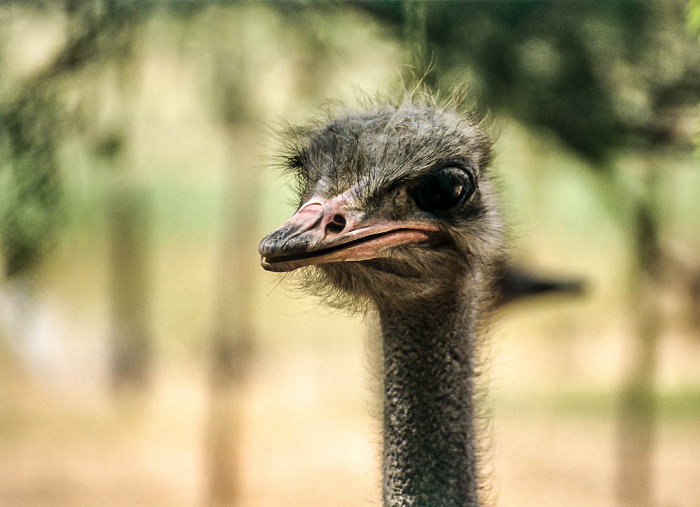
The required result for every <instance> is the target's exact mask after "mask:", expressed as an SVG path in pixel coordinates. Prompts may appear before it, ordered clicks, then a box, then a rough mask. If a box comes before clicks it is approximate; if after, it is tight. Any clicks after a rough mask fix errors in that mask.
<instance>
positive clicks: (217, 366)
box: [207, 126, 259, 506]
mask: <svg viewBox="0 0 700 507" xmlns="http://www.w3.org/2000/svg"><path fill="white" fill-rule="evenodd" d="M228 132H229V138H230V139H231V141H230V147H229V152H230V153H232V154H233V153H234V147H233V145H234V143H235V142H236V141H234V140H233V139H236V138H238V139H239V141H238V142H240V137H239V136H236V133H235V129H234V128H233V127H232V126H229V128H228ZM233 158H235V159H236V160H235V164H234V163H233V160H232V163H231V167H238V168H240V167H245V165H244V164H243V163H242V160H241V159H242V157H235V156H234V157H232V159H233ZM227 180H228V181H227V192H226V198H225V199H224V213H225V215H224V229H223V241H222V246H221V255H220V261H219V270H218V274H217V277H216V278H217V283H218V289H217V300H216V312H215V322H214V326H213V331H212V337H211V363H210V368H211V398H210V413H209V422H208V431H207V439H208V449H207V461H208V470H209V474H208V477H209V484H208V488H209V490H208V496H209V503H208V505H211V506H230V505H235V503H236V502H237V500H238V497H239V486H240V466H241V458H240V455H241V452H240V446H241V442H240V435H241V432H242V426H243V419H244V415H245V412H244V405H245V392H246V380H247V378H248V374H249V370H250V367H251V363H252V360H253V344H254V331H253V322H252V315H253V314H254V301H253V297H252V294H251V288H252V287H253V286H254V280H253V278H254V275H253V273H254V270H256V269H257V268H258V264H259V259H258V256H257V248H256V247H257V236H256V234H257V231H258V228H257V226H256V225H257V221H256V216H255V215H256V207H257V204H258V199H257V194H258V191H257V181H256V180H257V176H256V175H255V174H253V173H251V172H250V171H249V170H245V169H244V170H237V171H233V170H229V171H228V173H227Z"/></svg>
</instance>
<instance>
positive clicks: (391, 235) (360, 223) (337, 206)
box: [258, 194, 439, 271]
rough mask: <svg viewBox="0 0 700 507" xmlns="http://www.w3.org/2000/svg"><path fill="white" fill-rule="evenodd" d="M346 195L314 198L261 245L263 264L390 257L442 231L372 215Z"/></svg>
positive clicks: (277, 267) (290, 266) (279, 266)
mask: <svg viewBox="0 0 700 507" xmlns="http://www.w3.org/2000/svg"><path fill="white" fill-rule="evenodd" d="M349 204H350V199H349V198H348V197H347V196H346V195H345V194H341V195H340V196H337V197H334V198H332V199H324V198H321V197H319V196H314V197H312V198H311V199H310V200H308V201H307V202H305V203H304V204H302V206H301V207H300V208H299V209H298V210H297V212H296V213H295V214H294V215H293V216H292V217H291V218H290V219H289V220H287V222H286V223H285V224H284V225H282V227H280V228H279V229H277V230H276V231H274V232H273V233H272V234H270V235H268V236H266V237H265V238H263V240H262V241H261V242H260V246H259V247H258V251H259V252H260V255H261V264H262V267H263V268H265V269H266V270H268V271H292V270H294V269H297V268H300V267H303V266H308V265H311V264H325V263H330V262H347V261H362V260H367V259H376V258H379V257H387V256H388V255H390V251H391V249H392V247H396V246H399V245H405V244H408V243H417V242H420V241H425V240H427V239H428V238H429V237H430V235H431V234H433V233H435V232H437V231H438V230H439V229H438V227H437V225H436V224H434V223H431V222H422V221H401V222H399V221H393V220H380V219H366V218H363V217H361V216H360V215H359V214H358V213H357V212H356V211H354V210H353V209H352V208H351V206H350V205H349Z"/></svg>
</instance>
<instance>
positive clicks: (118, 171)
mask: <svg viewBox="0 0 700 507" xmlns="http://www.w3.org/2000/svg"><path fill="white" fill-rule="evenodd" d="M107 7H109V8H108V9H107V10H106V11H105V14H104V15H105V16H106V18H107V21H106V22H107V23H108V24H110V25H111V26H112V30H114V32H115V34H116V35H117V37H118V38H119V39H123V40H122V43H121V48H120V50H119V52H117V53H115V55H114V63H115V64H116V69H117V76H116V77H117V87H118V90H119V95H120V97H119V100H120V107H119V109H118V111H117V112H116V113H115V115H114V118H113V120H112V121H113V122H114V126H113V127H112V128H113V129H114V130H115V131H114V132H107V133H105V135H104V137H103V138H102V139H100V140H99V142H98V143H97V145H96V150H97V152H98V153H99V154H100V155H101V156H102V157H103V158H104V159H105V160H106V161H107V163H108V164H109V165H110V166H111V170H112V173H113V174H112V176H113V178H112V181H113V182H114V183H113V188H112V191H111V193H110V199H109V204H108V217H109V228H110V261H111V266H110V268H111V273H110V277H111V308H112V357H111V367H112V370H111V383H112V387H113V389H114V391H115V393H116V394H118V395H121V394H140V393H143V392H145V390H146V389H147V388H148V386H149V383H150V377H151V374H152V371H151V370H152V363H153V345H152V341H153V337H152V330H151V294H150V280H151V268H152V265H151V262H150V248H151V238H150V235H149V229H150V221H151V211H152V210H151V202H150V196H149V193H148V191H147V190H146V189H145V188H143V187H142V186H141V183H139V182H138V180H137V178H136V177H135V176H134V175H133V174H132V171H131V167H132V165H133V160H131V157H130V150H129V146H128V144H129V140H128V133H129V132H130V130H131V126H132V123H133V119H132V118H133V108H134V107H135V97H136V96H137V95H138V87H139V78H140V70H141V66H140V64H141V62H140V60H139V59H138V57H137V56H135V54H134V53H135V45H136V43H137V41H138V37H137V32H136V28H137V24H136V23H133V22H125V21H124V16H125V14H124V13H122V12H120V11H118V10H117V9H116V8H114V7H115V6H110V5H109V4H108V5H107ZM86 15H88V16H89V13H88V14H86Z"/></svg>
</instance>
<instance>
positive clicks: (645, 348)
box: [617, 161, 661, 507]
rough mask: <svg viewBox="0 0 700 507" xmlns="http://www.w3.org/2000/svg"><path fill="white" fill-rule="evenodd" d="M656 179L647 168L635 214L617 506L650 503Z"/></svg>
mask: <svg viewBox="0 0 700 507" xmlns="http://www.w3.org/2000/svg"><path fill="white" fill-rule="evenodd" d="M653 163H654V162H653V161H652V162H650V164H653ZM657 180H658V173H657V168H656V167H652V166H651V165H650V167H649V168H648V174H647V176H646V179H645V188H644V192H643V194H642V195H641V196H640V197H639V198H638V199H637V203H636V210H635V215H636V216H635V222H636V224H635V225H636V230H635V242H634V255H635V259H636V263H635V266H634V272H633V273H632V276H631V280H632V283H631V285H630V301H631V303H632V305H633V308H632V315H633V319H634V329H633V332H634V337H633V341H632V350H631V354H630V357H631V362H630V366H629V371H628V372H627V377H626V378H625V380H624V385H623V387H622V393H621V399H620V408H619V409H620V413H619V427H618V432H619V433H618V476H617V497H618V504H619V505H620V506H622V507H649V506H651V505H653V504H654V502H653V454H654V446H655V435H656V400H655V380H656V362H657V355H658V342H659V337H660V333H661V326H660V308H659V303H658V295H657V289H658V277H659V270H660V259H661V256H660V245H659V237H658V227H659V224H658V217H657V208H656V206H655V197H656V194H657V192H658V185H657Z"/></svg>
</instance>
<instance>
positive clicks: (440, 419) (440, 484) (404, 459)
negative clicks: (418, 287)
mask: <svg viewBox="0 0 700 507" xmlns="http://www.w3.org/2000/svg"><path fill="white" fill-rule="evenodd" d="M435 301H436V302H435V303H428V304H425V302H423V303H422V304H414V305H411V304H407V305H402V306H400V305H392V306H391V307H385V308H380V310H379V315H380V322H381V330H382V340H383V353H384V450H383V468H384V479H383V498H384V506H385V507H408V506H411V507H467V506H477V505H478V504H479V502H478V487H477V486H478V477H477V441H476V436H475V426H474V400H473V394H474V387H473V384H474V357H473V352H474V351H473V349H474V329H475V327H476V322H475V319H476V311H475V306H476V300H475V298H474V297H470V296H468V295H464V294H460V293H459V292H458V291H455V293H454V294H445V295H443V296H442V297H438V298H435Z"/></svg>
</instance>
